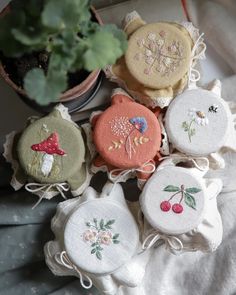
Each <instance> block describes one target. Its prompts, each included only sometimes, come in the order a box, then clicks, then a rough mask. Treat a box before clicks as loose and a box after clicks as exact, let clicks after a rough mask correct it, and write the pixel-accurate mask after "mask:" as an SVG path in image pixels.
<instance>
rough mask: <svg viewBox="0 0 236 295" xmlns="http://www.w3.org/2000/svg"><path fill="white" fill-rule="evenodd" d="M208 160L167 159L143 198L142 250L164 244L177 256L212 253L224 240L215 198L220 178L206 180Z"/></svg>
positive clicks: (159, 168) (141, 200) (150, 181)
mask: <svg viewBox="0 0 236 295" xmlns="http://www.w3.org/2000/svg"><path fill="white" fill-rule="evenodd" d="M208 166H209V162H208V159H207V158H201V159H197V160H192V161H190V160H188V159H186V158H181V157H179V159H177V158H175V159H174V160H173V159H165V160H163V162H162V163H161V164H160V165H159V167H158V168H157V170H156V172H155V173H154V174H153V175H152V177H151V178H150V179H149V181H148V182H147V183H146V185H145V187H144V190H143V191H142V194H141V196H140V205H141V210H142V212H143V214H144V217H145V221H144V223H145V230H144V232H145V234H144V242H143V249H144V250H147V249H149V248H152V247H153V246H158V245H159V244H160V243H163V242H164V243H165V244H166V246H167V248H168V250H170V251H171V252H172V253H174V254H178V253H182V252H186V251H197V250H200V251H203V252H212V251H214V250H216V248H217V247H218V246H219V245H220V243H221V241H222V233H223V229H222V221H221V216H220V213H219V211H218V208H217V202H216V198H217V195H218V194H219V193H220V191H221V189H222V181H221V180H220V179H207V178H204V175H205V174H206V173H207V171H208Z"/></svg>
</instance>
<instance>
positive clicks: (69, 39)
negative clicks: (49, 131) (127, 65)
mask: <svg viewBox="0 0 236 295" xmlns="http://www.w3.org/2000/svg"><path fill="white" fill-rule="evenodd" d="M126 46H127V41H126V37H125V34H124V33H123V31H121V30H119V29H118V28H117V27H116V26H115V25H101V20H100V18H99V17H98V15H97V13H96V11H95V10H94V8H92V7H91V6H90V3H89V0H13V1H12V2H11V4H10V6H9V7H8V9H7V12H6V11H5V13H3V14H2V17H1V18H0V51H1V55H0V59H1V64H0V73H1V75H2V76H3V78H4V79H5V81H6V82H7V83H8V84H9V85H10V86H11V87H12V88H13V89H14V90H15V91H17V93H19V94H20V95H23V96H25V97H28V98H31V99H33V100H35V101H36V102H37V104H39V105H47V104H49V103H51V102H57V101H58V100H60V101H66V100H70V99H74V98H78V97H80V95H81V94H84V92H86V91H88V90H89V89H90V88H91V87H92V86H93V85H94V83H95V82H96V79H97V77H98V74H99V71H100V69H102V68H103V67H104V66H105V65H107V64H112V63H114V62H115V61H116V59H117V58H119V57H120V56H121V55H122V54H123V52H124V51H125V49H126Z"/></svg>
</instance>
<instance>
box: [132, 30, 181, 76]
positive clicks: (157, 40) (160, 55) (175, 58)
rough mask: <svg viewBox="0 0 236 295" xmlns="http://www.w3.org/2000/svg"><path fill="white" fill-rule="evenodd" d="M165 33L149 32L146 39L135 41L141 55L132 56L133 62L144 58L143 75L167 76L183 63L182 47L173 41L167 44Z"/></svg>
mask: <svg viewBox="0 0 236 295" xmlns="http://www.w3.org/2000/svg"><path fill="white" fill-rule="evenodd" d="M166 35H167V33H166V32H165V31H163V30H162V31H160V32H159V34H158V35H157V34H155V33H153V32H149V34H148V35H147V37H146V39H144V38H142V39H140V38H139V39H137V44H138V46H139V48H140V49H141V50H142V51H141V54H140V52H139V53H136V54H135V55H134V59H135V60H138V61H139V60H141V59H142V58H144V60H145V63H146V64H147V67H146V68H145V69H144V74H146V75H150V73H151V72H153V71H156V72H159V73H161V74H162V76H169V75H170V74H171V73H172V72H175V71H176V70H177V68H178V67H179V66H180V64H181V62H182V61H183V59H184V57H183V47H182V46H181V45H180V42H179V41H176V40H173V41H172V42H171V43H170V44H167V42H166V39H165V37H166Z"/></svg>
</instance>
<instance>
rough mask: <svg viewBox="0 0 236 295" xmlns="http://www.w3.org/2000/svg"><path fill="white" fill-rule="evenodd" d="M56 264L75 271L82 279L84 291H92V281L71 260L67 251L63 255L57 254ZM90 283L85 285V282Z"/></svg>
mask: <svg viewBox="0 0 236 295" xmlns="http://www.w3.org/2000/svg"><path fill="white" fill-rule="evenodd" d="M54 258H55V260H56V262H57V263H58V264H60V265H63V266H65V267H66V268H68V269H71V270H74V271H75V272H76V274H77V275H78V277H79V279H80V284H81V286H82V287H83V288H84V289H90V288H91V287H92V285H93V282H92V280H91V279H90V277H89V276H88V275H86V274H83V273H82V272H81V271H80V270H79V269H78V268H77V267H76V266H75V265H74V264H73V263H72V262H71V261H70V259H69V257H68V256H67V254H66V251H62V252H61V253H56V254H55V256H54ZM85 280H86V281H88V285H86V284H85V283H84V281H85Z"/></svg>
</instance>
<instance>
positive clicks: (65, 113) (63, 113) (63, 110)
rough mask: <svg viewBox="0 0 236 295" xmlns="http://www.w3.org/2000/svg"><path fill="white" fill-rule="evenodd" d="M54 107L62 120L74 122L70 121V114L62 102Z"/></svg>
mask: <svg viewBox="0 0 236 295" xmlns="http://www.w3.org/2000/svg"><path fill="white" fill-rule="evenodd" d="M55 109H56V110H57V111H59V112H60V114H61V117H62V118H63V119H64V120H67V121H69V122H72V123H73V124H74V121H72V119H71V116H70V114H69V112H68V108H66V107H65V106H64V105H63V104H61V103H60V104H58V105H57V106H56V107H55Z"/></svg>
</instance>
